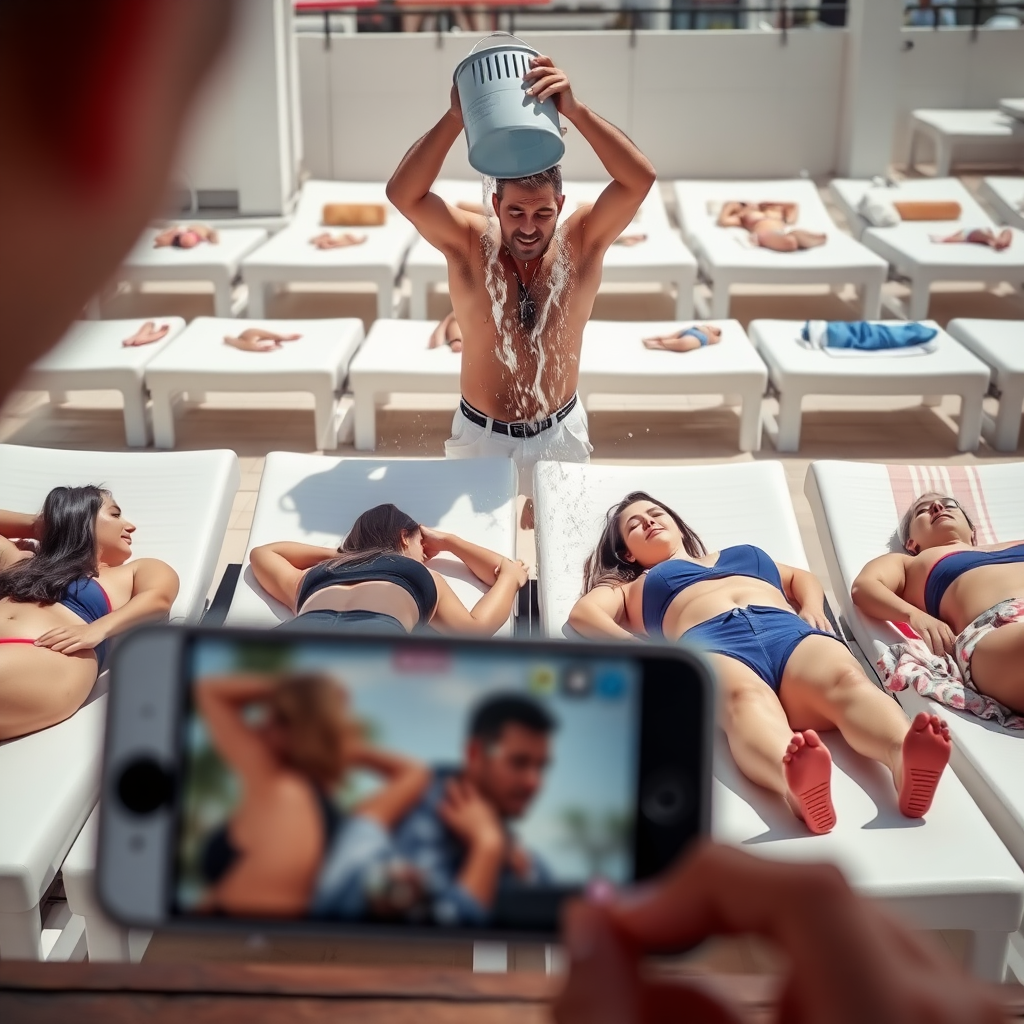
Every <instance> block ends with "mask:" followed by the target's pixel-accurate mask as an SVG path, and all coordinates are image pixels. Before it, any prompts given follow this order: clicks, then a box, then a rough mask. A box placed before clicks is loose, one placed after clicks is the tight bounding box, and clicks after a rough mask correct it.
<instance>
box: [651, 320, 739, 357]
mask: <svg viewBox="0 0 1024 1024" xmlns="http://www.w3.org/2000/svg"><path fill="white" fill-rule="evenodd" d="M721 340H722V328H721V327H715V325H714V324H694V325H693V326H691V327H684V328H683V329H682V330H680V331H676V332H675V333H674V334H656V335H654V336H653V337H651V338H644V346H645V347H646V348H660V349H664V350H665V351H667V352H693V351H694V350H695V349H698V348H705V347H706V346H707V345H717V344H718V343H719V342H720V341H721Z"/></svg>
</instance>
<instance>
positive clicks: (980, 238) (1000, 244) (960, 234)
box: [928, 228, 1013, 252]
mask: <svg viewBox="0 0 1024 1024" xmlns="http://www.w3.org/2000/svg"><path fill="white" fill-rule="evenodd" d="M928 237H929V238H930V239H931V240H932V241H933V242H941V243H943V244H946V245H959V244H965V245H987V246H988V247H989V248H990V249H995V250H996V252H1002V251H1003V250H1004V249H1009V248H1010V243H1011V242H1012V241H1013V232H1012V231H1011V230H1010V229H1009V228H1003V230H1002V231H1000V232H999V234H998V235H997V234H996V233H995V231H993V230H992V228H961V229H960V230H959V231H954V232H953V234H951V235H929V236H928Z"/></svg>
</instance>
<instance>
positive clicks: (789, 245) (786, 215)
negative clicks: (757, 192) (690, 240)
mask: <svg viewBox="0 0 1024 1024" xmlns="http://www.w3.org/2000/svg"><path fill="white" fill-rule="evenodd" d="M799 212H800V208H799V206H798V205H797V204H796V203H774V202H771V203H742V202H736V201H732V202H728V203H726V204H725V205H724V206H723V207H722V212H721V213H720V214H719V215H718V226H719V227H721V228H745V229H746V230H747V231H749V232H750V239H751V241H752V242H755V243H756V244H757V245H759V246H761V247H762V248H763V249H774V250H775V252H796V251H797V249H815V248H817V247H818V246H819V245H824V244H825V242H826V240H827V239H826V236H825V235H823V234H821V233H820V232H817V231H804V230H803V229H802V228H797V227H793V225H794V224H796V221H797V217H798V216H799Z"/></svg>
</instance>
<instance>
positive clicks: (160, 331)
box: [121, 320, 171, 348]
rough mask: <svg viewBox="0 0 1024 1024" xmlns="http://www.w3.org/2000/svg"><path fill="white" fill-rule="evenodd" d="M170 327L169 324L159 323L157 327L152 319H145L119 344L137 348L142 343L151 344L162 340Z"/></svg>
mask: <svg viewBox="0 0 1024 1024" xmlns="http://www.w3.org/2000/svg"><path fill="white" fill-rule="evenodd" d="M170 329H171V325H170V324H161V325H160V326H159V327H157V325H156V324H155V323H153V321H152V320H147V321H146V322H145V323H144V324H143V325H142V326H141V327H140V328H139V329H138V330H137V331H136V332H135V333H134V334H133V335H132V336H131V337H130V338H125V339H124V341H122V342H121V344H122V345H123V346H124V347H125V348H139V347H140V346H142V345H152V344H153V343H154V342H157V341H163V339H164V338H166V337H167V332H168V331H169V330H170Z"/></svg>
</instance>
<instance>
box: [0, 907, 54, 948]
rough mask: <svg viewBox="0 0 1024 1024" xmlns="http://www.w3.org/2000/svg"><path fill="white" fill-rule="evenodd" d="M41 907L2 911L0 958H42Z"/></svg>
mask: <svg viewBox="0 0 1024 1024" xmlns="http://www.w3.org/2000/svg"><path fill="white" fill-rule="evenodd" d="M42 959H43V941H42V924H41V922H40V918H39V907H33V908H32V909H31V910H21V911H0V960H42Z"/></svg>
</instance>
